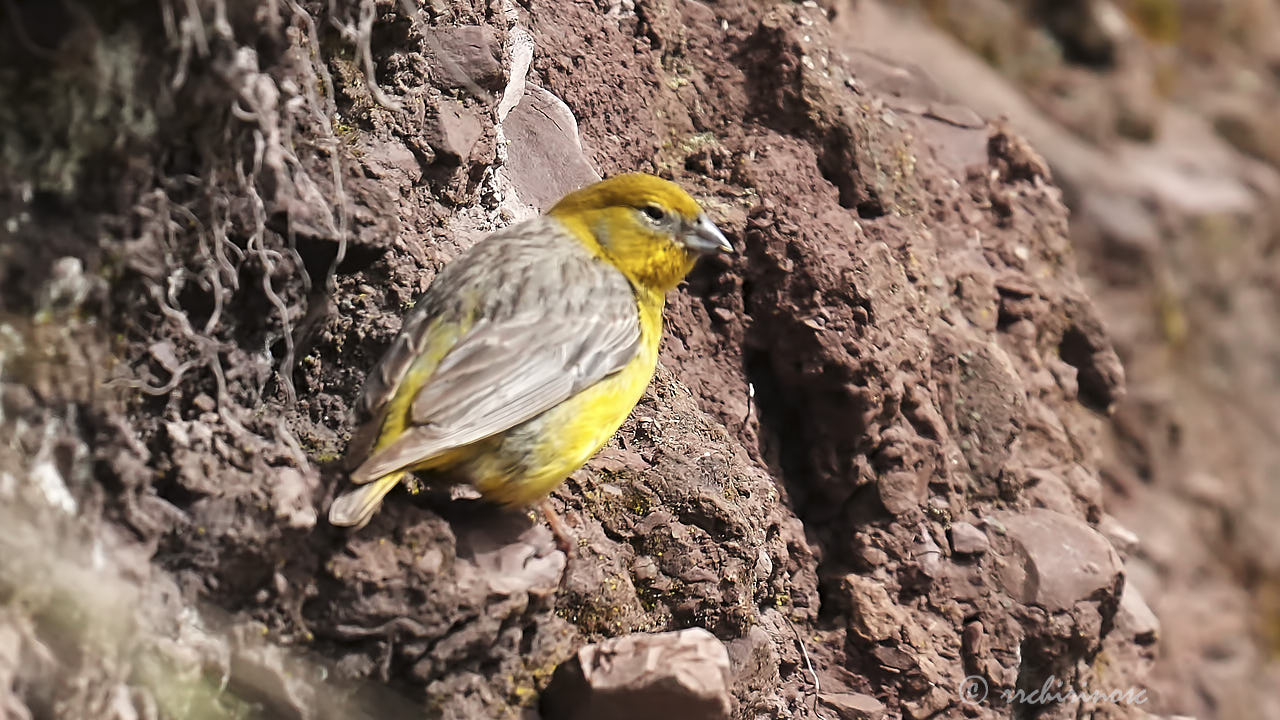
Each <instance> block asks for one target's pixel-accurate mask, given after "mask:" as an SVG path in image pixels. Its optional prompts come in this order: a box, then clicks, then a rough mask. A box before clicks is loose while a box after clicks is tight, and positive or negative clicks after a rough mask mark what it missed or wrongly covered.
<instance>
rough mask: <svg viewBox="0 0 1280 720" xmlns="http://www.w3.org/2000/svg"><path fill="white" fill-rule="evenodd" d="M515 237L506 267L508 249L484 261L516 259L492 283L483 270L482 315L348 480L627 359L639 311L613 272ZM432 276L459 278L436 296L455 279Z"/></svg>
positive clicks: (402, 461) (492, 424)
mask: <svg viewBox="0 0 1280 720" xmlns="http://www.w3.org/2000/svg"><path fill="white" fill-rule="evenodd" d="M516 244H517V245H519V247H518V248H516V252H515V255H517V256H518V258H519V261H520V262H518V263H515V264H514V265H513V264H512V260H513V257H512V256H511V253H510V252H508V253H507V254H506V255H504V257H503V258H501V259H502V260H503V262H501V263H498V264H495V265H488V267H489V268H490V269H491V270H492V269H493V268H495V267H502V268H511V267H516V268H517V269H516V270H515V271H514V272H515V273H516V274H515V275H514V276H512V277H505V278H500V279H499V281H498V282H497V283H496V284H495V283H494V282H492V281H493V278H492V277H490V278H488V279H489V281H490V282H488V283H487V290H488V294H487V295H486V297H485V300H484V301H483V302H482V303H481V305H482V306H483V308H484V311H483V312H480V313H479V315H480V316H481V317H482V318H484V319H483V320H480V321H478V322H476V323H475V325H473V326H472V327H471V329H470V330H469V331H468V332H467V334H466V335H465V336H464V337H462V338H461V339H460V340H459V341H458V343H457V344H456V345H455V346H454V347H453V349H451V350H450V351H449V353H448V354H446V355H445V356H444V358H442V359H441V361H440V364H439V365H438V366H437V367H436V369H435V371H434V372H433V373H432V375H431V378H430V379H429V380H428V381H427V383H426V384H425V385H424V386H423V388H422V389H421V390H420V391H419V392H418V395H417V397H416V398H414V401H413V404H412V407H411V409H410V417H409V420H410V423H409V424H410V428H409V429H407V430H406V431H405V432H404V433H403V434H402V435H401V436H400V437H399V438H398V439H397V440H395V441H394V442H392V443H391V444H390V445H388V446H386V447H385V448H383V449H381V450H379V451H378V452H376V453H374V454H373V455H372V456H370V457H369V458H368V459H367V460H365V461H364V462H363V463H361V465H360V466H359V467H358V468H357V469H356V470H355V471H354V472H353V473H352V478H351V479H352V481H354V482H357V483H359V482H368V481H369V480H372V479H374V478H377V477H381V476H382V475H385V474H387V473H389V472H393V471H395V470H399V469H401V468H403V467H405V466H408V465H412V464H414V463H417V462H420V461H422V460H425V459H428V458H430V457H432V456H434V455H437V454H439V453H441V452H444V451H446V450H449V449H452V448H456V447H460V446H463V445H467V444H469V443H472V442H475V441H477V440H481V439H483V438H486V437H489V436H491V435H495V434H497V433H500V432H502V431H504V430H507V429H510V428H512V427H514V426H516V425H519V424H520V423H522V422H524V421H526V420H529V419H531V418H533V417H536V416H537V415H539V414H540V413H542V412H545V411H546V410H548V409H550V408H552V407H554V406H556V405H557V404H559V403H561V402H563V401H564V400H567V399H568V398H570V397H572V396H573V395H574V394H576V393H578V392H580V391H581V390H583V389H585V388H586V387H588V386H590V385H592V384H593V383H595V382H596V381H598V380H600V379H601V378H603V377H606V376H608V375H610V374H612V373H614V372H617V371H618V370H621V369H622V368H623V367H624V366H626V364H627V363H628V362H630V361H631V360H632V359H633V358H634V357H635V355H636V353H637V352H638V350H639V346H640V319H639V311H638V309H637V306H636V301H635V297H634V295H633V294H632V291H631V286H630V284H629V283H628V282H627V281H626V279H625V278H624V277H623V276H622V274H621V273H619V272H618V271H617V270H616V269H614V268H613V267H611V266H609V265H606V264H605V263H603V262H600V261H598V260H596V259H595V258H593V257H591V256H590V255H589V254H587V253H586V252H585V250H580V248H579V249H577V250H575V251H574V252H571V253H569V255H568V257H567V258H566V256H565V253H564V248H563V247H558V248H557V252H555V253H541V252H537V248H532V249H531V248H529V247H526V246H525V245H526V244H522V243H516ZM508 245H510V242H508ZM574 245H575V248H577V247H578V246H576V243H575V244H574ZM477 247H479V246H477ZM506 250H507V251H511V250H512V248H511V247H510V246H508V247H507V248H506ZM481 254H483V252H482V253H481ZM486 259H487V260H498V259H499V258H496V257H494V258H480V260H481V262H479V263H478V264H477V258H471V259H470V260H469V263H468V266H470V267H474V268H478V269H477V270H475V273H476V274H479V273H480V272H481V270H480V269H483V268H484V267H486V265H485V264H484V262H483V260H486ZM455 262H457V261H455ZM499 274H502V273H501V272H499ZM441 280H443V281H444V283H445V285H446V286H449V285H461V286H462V287H444V288H442V292H443V294H445V295H449V296H453V295H454V294H456V293H457V292H459V291H461V292H465V283H461V282H457V280H458V279H457V278H444V277H442V278H441ZM433 289H435V288H434V285H433Z"/></svg>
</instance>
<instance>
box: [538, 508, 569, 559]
mask: <svg viewBox="0 0 1280 720" xmlns="http://www.w3.org/2000/svg"><path fill="white" fill-rule="evenodd" d="M538 507H539V508H540V509H541V510H542V517H544V518H546V519H547V524H548V525H550V526H551V533H552V534H553V535H555V536H556V545H558V546H560V549H561V550H562V551H564V554H565V555H570V556H571V555H573V536H572V535H570V534H569V528H567V527H565V525H564V521H563V520H561V519H560V516H559V515H557V514H556V509H555V508H553V507H551V500H550V499H547V498H543V500H542V502H540V503H538Z"/></svg>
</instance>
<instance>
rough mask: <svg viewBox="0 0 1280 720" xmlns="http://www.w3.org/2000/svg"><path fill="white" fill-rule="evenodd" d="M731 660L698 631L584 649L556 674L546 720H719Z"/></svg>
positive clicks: (726, 705) (725, 708)
mask: <svg viewBox="0 0 1280 720" xmlns="http://www.w3.org/2000/svg"><path fill="white" fill-rule="evenodd" d="M729 685H730V673H729V653H728V651H727V650H726V649H725V646H724V644H723V643H721V642H720V641H719V640H717V639H716V637H715V636H714V635H712V634H711V633H709V632H707V631H706V630H703V629H701V628H692V629H689V630H680V631H678V632H667V633H657V634H636V635H626V636H623V637H619V638H611V639H609V640H605V641H604V642H601V643H597V644H594V645H587V646H586V647H584V648H582V649H581V650H579V651H578V654H577V656H575V657H574V658H572V659H570V660H569V661H568V662H566V663H564V664H563V665H561V666H560V667H559V668H557V670H556V673H555V676H554V677H553V678H552V681H551V685H550V686H549V687H548V688H547V692H546V693H545V695H544V696H543V701H542V714H543V717H544V718H547V720H588V719H589V718H611V719H612V720H642V719H643V720H648V719H649V718H662V719H663V720H716V719H717V718H728V717H729V712H730V709H731V708H730V695H729Z"/></svg>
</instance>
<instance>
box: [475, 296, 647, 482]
mask: <svg viewBox="0 0 1280 720" xmlns="http://www.w3.org/2000/svg"><path fill="white" fill-rule="evenodd" d="M662 308H663V303H662V297H661V296H660V295H659V296H658V297H657V303H656V304H655V303H654V302H653V299H652V298H646V299H645V301H641V302H640V322H641V342H640V349H639V351H638V352H637V353H636V357H635V358H634V359H633V360H632V361H631V362H630V363H628V364H627V365H626V367H624V368H623V369H622V370H619V371H618V372H616V373H613V374H612V375H609V376H607V377H605V378H603V379H601V380H600V381H599V382H597V383H595V384H594V385H591V386H590V387H588V388H586V389H585V390H582V391H581V392H579V393H578V394H577V395H574V396H573V397H571V398H569V399H568V400H566V401H564V402H563V403H561V404H559V405H557V406H556V407H554V408H552V409H550V410H548V411H547V412H545V413H543V414H542V415H539V416H538V417H536V418H534V419H532V420H530V421H528V422H526V423H524V424H523V425H521V426H519V427H516V428H512V429H511V430H509V431H507V432H506V433H504V434H503V436H502V437H501V439H500V440H499V441H498V443H499V444H498V446H497V447H496V448H494V449H493V451H492V452H490V453H486V454H483V455H480V456H477V457H476V459H475V462H474V463H473V464H472V465H471V467H470V468H468V474H469V475H470V476H471V478H470V479H471V482H472V484H473V485H475V487H476V489H478V490H479V491H480V492H481V493H482V494H483V495H484V496H485V498H486V499H489V500H492V501H494V502H499V503H503V504H505V505H527V504H529V503H532V502H535V501H537V500H540V499H541V498H543V497H545V496H546V495H547V494H548V493H550V492H551V491H552V490H554V489H555V488H556V486H557V485H559V484H560V482H561V481H563V480H564V479H565V478H566V477H568V476H569V474H571V473H572V472H573V471H575V470H577V469H578V468H580V467H582V466H583V465H584V464H586V462H587V461H588V460H590V459H591V456H592V455H595V454H596V452H597V451H599V450H600V448H601V447H603V446H604V444H605V443H607V442H609V438H611V437H613V434H614V433H615V432H617V431H618V428H619V427H621V426H622V423H623V422H625V421H626V419H627V416H628V415H629V414H630V413H631V409H632V408H634V407H635V405H636V403H637V402H639V401H640V398H641V396H642V395H644V390H645V388H646V387H648V385H649V381H650V380H651V379H652V378H653V372H654V370H655V368H657V364H658V346H659V344H660V342H661V340H662Z"/></svg>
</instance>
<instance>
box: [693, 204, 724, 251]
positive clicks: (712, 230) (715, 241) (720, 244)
mask: <svg viewBox="0 0 1280 720" xmlns="http://www.w3.org/2000/svg"><path fill="white" fill-rule="evenodd" d="M684 246H685V247H687V248H689V249H690V250H693V251H694V252H697V253H701V254H703V255H710V254H711V253H717V252H726V253H731V252H733V245H730V244H729V239H728V238H726V237H725V236H724V233H722V232H720V228H718V227H716V224H715V223H713V222H711V218H708V217H707V216H706V213H703V214H701V215H699V216H698V220H697V221H696V222H695V223H694V224H693V226H692V227H690V228H689V229H688V231H687V232H685V234H684Z"/></svg>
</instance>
